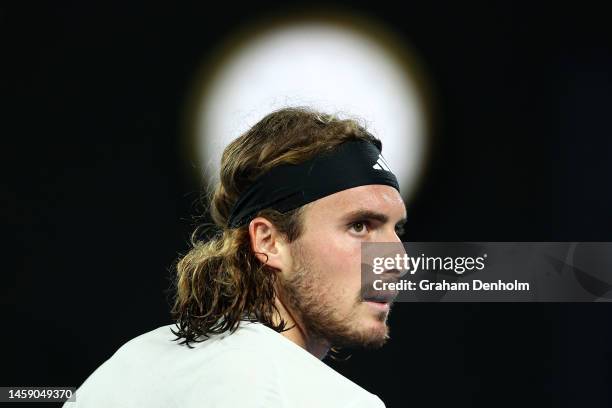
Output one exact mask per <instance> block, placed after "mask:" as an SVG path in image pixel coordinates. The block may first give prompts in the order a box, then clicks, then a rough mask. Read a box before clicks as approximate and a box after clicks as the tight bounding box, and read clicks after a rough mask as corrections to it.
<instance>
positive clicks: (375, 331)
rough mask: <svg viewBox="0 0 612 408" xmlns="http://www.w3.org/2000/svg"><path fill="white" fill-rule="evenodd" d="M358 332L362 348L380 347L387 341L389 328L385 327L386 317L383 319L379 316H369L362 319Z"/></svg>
mask: <svg viewBox="0 0 612 408" xmlns="http://www.w3.org/2000/svg"><path fill="white" fill-rule="evenodd" d="M385 315H386V314H385ZM360 332H361V333H360V337H361V341H360V343H361V346H362V347H366V348H379V347H382V346H383V345H384V344H385V343H386V342H387V340H388V339H389V326H387V319H386V316H385V318H383V319H381V318H380V316H369V317H368V318H367V319H364V320H363V323H362V324H361V327H360Z"/></svg>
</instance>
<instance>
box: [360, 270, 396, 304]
mask: <svg viewBox="0 0 612 408" xmlns="http://www.w3.org/2000/svg"><path fill="white" fill-rule="evenodd" d="M400 277H401V272H400V271H398V270H397V269H389V270H386V271H385V272H383V273H382V274H380V275H374V274H363V275H362V282H361V290H360V293H359V301H364V300H368V301H374V302H384V303H391V302H393V301H394V300H395V298H396V297H397V295H398V293H399V292H398V291H397V290H378V289H375V288H374V282H375V281H376V282H380V283H383V284H385V283H397V282H399V278H400ZM378 286H380V287H388V286H387V285H382V284H381V285H378Z"/></svg>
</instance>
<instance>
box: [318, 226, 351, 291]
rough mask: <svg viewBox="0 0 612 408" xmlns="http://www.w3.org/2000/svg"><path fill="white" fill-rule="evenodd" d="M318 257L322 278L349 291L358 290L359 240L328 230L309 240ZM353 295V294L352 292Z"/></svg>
mask: <svg viewBox="0 0 612 408" xmlns="http://www.w3.org/2000/svg"><path fill="white" fill-rule="evenodd" d="M311 244H312V246H311V248H314V249H315V251H316V252H315V253H314V254H315V256H316V257H317V258H318V262H317V264H318V267H319V268H318V269H319V270H320V271H322V272H323V273H324V274H325V276H324V278H325V279H326V280H327V281H328V282H329V281H331V282H334V283H337V284H338V285H339V287H338V290H340V288H341V287H344V288H345V289H348V291H349V292H354V290H358V289H359V286H360V282H361V241H359V240H358V239H356V238H354V237H351V236H350V235H349V234H347V233H345V234H343V233H342V232H336V231H328V232H327V233H326V234H320V235H319V236H318V237H315V239H313V240H312V242H311ZM352 295H353V296H354V294H352Z"/></svg>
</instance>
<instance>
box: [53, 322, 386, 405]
mask: <svg viewBox="0 0 612 408" xmlns="http://www.w3.org/2000/svg"><path fill="white" fill-rule="evenodd" d="M173 327H174V326H173V325H168V326H163V327H160V328H158V329H155V330H153V331H151V332H149V333H145V334H143V335H141V336H139V337H136V338H135V339H133V340H131V341H129V342H128V343H126V344H125V345H123V346H122V347H121V348H120V349H119V350H118V351H117V352H116V353H115V354H114V355H113V356H112V357H111V358H110V359H108V360H107V361H106V362H105V363H104V364H102V365H101V366H100V367H99V368H98V369H97V370H96V371H95V372H94V373H93V374H92V375H91V376H90V377H89V378H88V379H87V380H86V381H85V383H84V384H83V385H82V386H81V387H80V388H79V389H78V390H77V392H76V402H66V403H65V404H64V408H75V407H78V408H90V407H103V408H112V407H143V408H145V407H146V408H154V407H160V408H161V407H163V408H171V407H181V408H191V407H199V408H200V407H206V408H215V407H232V408H233V407H239V408H250V407H253V408H255V407H262V408H277V407H291V408H294V407H305V408H325V407H334V408H340V407H346V408H362V407H363V408H365V407H368V408H370V407H372V408H381V407H382V408H384V406H385V405H384V404H383V402H382V401H381V400H380V399H379V398H378V397H377V396H376V395H374V394H371V393H369V392H367V391H366V390H364V389H363V388H361V387H359V386H358V385H357V384H355V383H353V382H352V381H350V380H348V379H346V378H345V377H343V376H342V375H340V374H338V373H337V372H336V371H334V370H333V369H332V368H330V367H328V366H327V365H325V364H324V363H323V362H322V361H320V360H319V359H318V358H316V357H314V356H313V355H312V354H310V353H308V352H307V351H306V350H304V349H303V348H301V347H300V346H298V345H297V344H295V343H293V342H292V341H291V340H289V339H287V338H285V337H284V336H282V335H281V334H279V333H277V332H275V331H274V330H272V329H270V328H268V327H266V326H264V325H263V324H260V323H246V322H242V323H241V325H240V327H239V328H238V330H237V331H236V332H234V333H233V334H229V333H224V334H221V335H213V336H211V338H210V339H208V340H205V341H203V342H201V343H192V345H193V346H194V348H192V349H190V348H187V347H186V346H185V345H179V344H178V342H176V341H172V339H174V338H176V337H175V336H174V335H173V334H172V333H171V332H170V328H173Z"/></svg>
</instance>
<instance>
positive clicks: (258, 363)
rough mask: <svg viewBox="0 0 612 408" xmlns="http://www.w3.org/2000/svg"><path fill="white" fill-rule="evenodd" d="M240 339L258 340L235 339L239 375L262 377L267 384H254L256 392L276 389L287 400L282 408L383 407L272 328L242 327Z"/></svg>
mask: <svg viewBox="0 0 612 408" xmlns="http://www.w3.org/2000/svg"><path fill="white" fill-rule="evenodd" d="M237 333H238V332H237ZM242 336H243V338H242V340H247V339H248V338H249V337H252V339H254V338H255V337H257V338H258V341H248V342H243V341H241V339H240V338H238V337H236V338H235V340H236V342H235V344H236V345H239V346H240V347H239V348H237V349H236V350H235V353H236V354H235V355H236V356H239V357H236V360H242V361H243V365H242V366H241V369H242V370H243V371H242V373H241V374H239V375H240V376H246V377H247V378H250V377H251V376H256V375H257V374H258V373H260V374H261V376H260V377H259V380H261V379H262V378H263V377H265V378H266V382H267V384H259V385H258V387H261V388H260V390H266V389H269V388H270V387H272V388H273V389H278V395H279V397H280V398H282V400H283V401H289V403H288V405H284V406H292V407H294V406H295V407H302V406H303V407H312V406H317V407H355V408H362V407H376V408H381V407H384V404H383V403H382V401H381V400H380V399H379V398H378V397H376V396H375V395H374V394H371V393H369V392H368V391H366V390H365V389H363V388H362V387H360V386H359V385H357V384H355V383H354V382H352V381H350V380H349V379H348V378H346V377H344V376H342V375H341V374H340V373H338V372H336V371H335V370H333V369H332V368H331V367H329V366H328V365H326V364H325V363H323V362H322V361H321V360H319V359H318V358H316V357H314V356H313V355H311V354H310V353H308V352H307V351H306V350H304V349H303V348H301V347H300V346H298V345H296V344H295V343H293V342H291V341H290V340H288V339H286V338H285V337H284V336H282V335H281V334H279V333H277V332H275V331H273V330H272V329H269V328H267V327H265V326H263V325H261V324H252V325H245V326H244V329H243V331H242ZM252 339H251V340H252ZM236 360H235V361H236ZM235 368H237V367H235ZM228 374H229V373H228ZM247 378H245V380H246V379H247Z"/></svg>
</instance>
